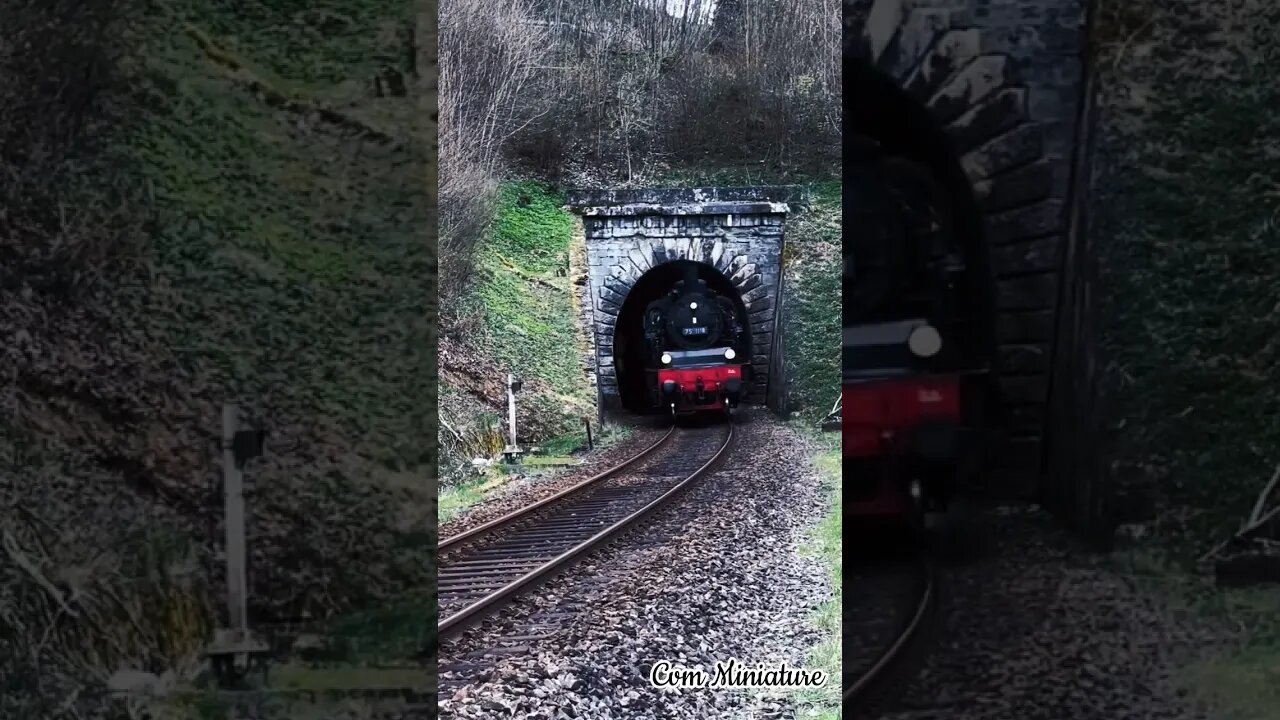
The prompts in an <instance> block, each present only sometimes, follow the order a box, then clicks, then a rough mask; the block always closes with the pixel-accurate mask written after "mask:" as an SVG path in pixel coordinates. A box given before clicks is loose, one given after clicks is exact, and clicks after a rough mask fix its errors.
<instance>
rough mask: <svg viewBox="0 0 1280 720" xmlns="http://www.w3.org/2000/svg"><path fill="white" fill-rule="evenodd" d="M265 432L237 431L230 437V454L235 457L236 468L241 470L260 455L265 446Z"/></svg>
mask: <svg viewBox="0 0 1280 720" xmlns="http://www.w3.org/2000/svg"><path fill="white" fill-rule="evenodd" d="M266 439H267V431H266V430H239V431H237V432H236V434H235V435H233V436H232V437H231V452H232V453H233V454H234V455H235V459H236V467H237V468H243V467H244V464H245V463H246V462H248V461H250V460H252V459H253V458H256V457H260V456H261V455H262V448H263V446H264V445H265V444H266Z"/></svg>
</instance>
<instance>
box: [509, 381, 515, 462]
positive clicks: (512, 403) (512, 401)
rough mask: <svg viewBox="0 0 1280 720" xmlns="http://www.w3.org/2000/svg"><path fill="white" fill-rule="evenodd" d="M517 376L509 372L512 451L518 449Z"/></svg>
mask: <svg viewBox="0 0 1280 720" xmlns="http://www.w3.org/2000/svg"><path fill="white" fill-rule="evenodd" d="M515 382H516V376H515V375H513V374H511V373H507V422H508V423H510V425H511V452H513V453H514V452H515V451H516V391H515V388H514V386H515Z"/></svg>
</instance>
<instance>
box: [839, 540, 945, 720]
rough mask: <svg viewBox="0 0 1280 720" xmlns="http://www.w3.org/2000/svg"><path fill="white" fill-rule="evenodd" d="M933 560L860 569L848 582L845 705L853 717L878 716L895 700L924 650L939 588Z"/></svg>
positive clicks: (919, 559) (845, 627)
mask: <svg viewBox="0 0 1280 720" xmlns="http://www.w3.org/2000/svg"><path fill="white" fill-rule="evenodd" d="M935 577H936V573H935V571H934V567H933V564H932V563H931V562H930V561H929V560H927V559H926V558H924V557H918V558H914V559H912V560H910V561H904V562H899V563H892V564H889V565H886V566H884V567H876V568H869V569H861V570H855V572H854V574H853V577H852V578H846V580H845V583H846V587H848V588H849V589H850V590H851V591H852V593H853V596H852V597H850V596H849V595H846V597H845V626H844V635H845V642H844V645H845V653H846V656H845V660H844V693H843V706H844V708H845V711H846V713H848V715H847V717H853V718H874V717H877V713H878V711H879V710H880V709H881V708H880V706H881V705H882V704H883V703H885V702H887V701H889V700H891V699H892V686H893V685H894V684H895V683H894V681H895V680H902V679H904V678H902V677H901V676H902V675H904V674H905V673H906V672H907V671H908V668H909V666H910V665H911V664H912V663H911V660H912V658H911V656H912V654H913V652H914V651H916V650H918V649H919V644H920V642H919V641H920V640H921V639H922V637H923V635H924V630H925V628H926V627H928V626H929V622H928V619H929V618H930V617H931V616H932V614H933V611H934V609H935V607H936V602H937V597H938V590H937V586H936V583H935Z"/></svg>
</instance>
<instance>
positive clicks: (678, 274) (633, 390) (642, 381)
mask: <svg viewBox="0 0 1280 720" xmlns="http://www.w3.org/2000/svg"><path fill="white" fill-rule="evenodd" d="M690 266H693V267H695V268H696V269H697V272H698V278H699V279H701V280H705V281H706V282H707V289H708V290H711V291H713V292H716V293H719V294H721V295H724V296H725V297H727V298H729V299H731V300H732V301H733V304H734V306H735V307H736V308H737V310H738V317H739V318H741V319H742V323H743V325H744V326H745V325H746V318H747V311H746V306H745V305H744V304H743V302H742V297H741V295H739V294H738V290H737V288H735V287H734V286H733V283H732V282H730V281H729V279H728V278H726V277H725V276H724V275H722V274H721V273H720V272H719V271H718V270H716V269H715V268H713V267H711V266H710V265H706V264H704V263H697V262H692V261H689V260H676V261H673V262H668V263H664V264H662V265H659V266H658V267H656V268H653V269H652V270H650V271H649V272H647V273H645V274H644V275H642V276H641V277H640V279H639V280H638V281H637V282H636V284H635V286H634V287H632V288H631V292H629V293H627V298H626V300H624V301H623V303H622V309H621V310H620V311H619V312H618V322H617V324H616V325H615V326H614V331H613V362H614V367H615V369H616V371H617V376H618V394H619V395H620V397H621V400H622V407H623V408H624V409H625V410H627V411H628V412H632V413H636V414H649V413H653V412H656V411H657V410H658V409H659V408H657V407H655V406H654V405H653V404H652V403H651V401H650V398H649V387H648V383H649V378H648V377H647V376H646V373H645V360H646V357H645V347H644V311H645V308H646V307H647V306H648V305H649V303H651V302H653V301H654V300H657V299H658V298H660V297H662V296H663V295H665V294H666V293H667V291H668V290H670V289H671V287H672V286H673V285H674V284H675V283H676V282H678V281H680V280H682V279H684V273H685V270H686V268H689V267H690ZM734 351H735V352H737V353H738V357H739V358H742V359H747V358H750V357H751V333H750V331H749V330H748V331H747V332H744V333H743V337H741V338H739V339H738V340H737V342H735V344H734Z"/></svg>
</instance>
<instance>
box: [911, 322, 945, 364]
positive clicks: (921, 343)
mask: <svg viewBox="0 0 1280 720" xmlns="http://www.w3.org/2000/svg"><path fill="white" fill-rule="evenodd" d="M907 347H908V348H910V350H911V354H912V355H915V356H916V357H922V358H929V357H933V356H934V355H937V354H938V352H939V351H941V350H942V335H940V334H938V329H937V328H935V327H933V326H932V325H921V326H920V327H918V328H916V329H915V330H912V331H911V334H910V335H908V336H907Z"/></svg>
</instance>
